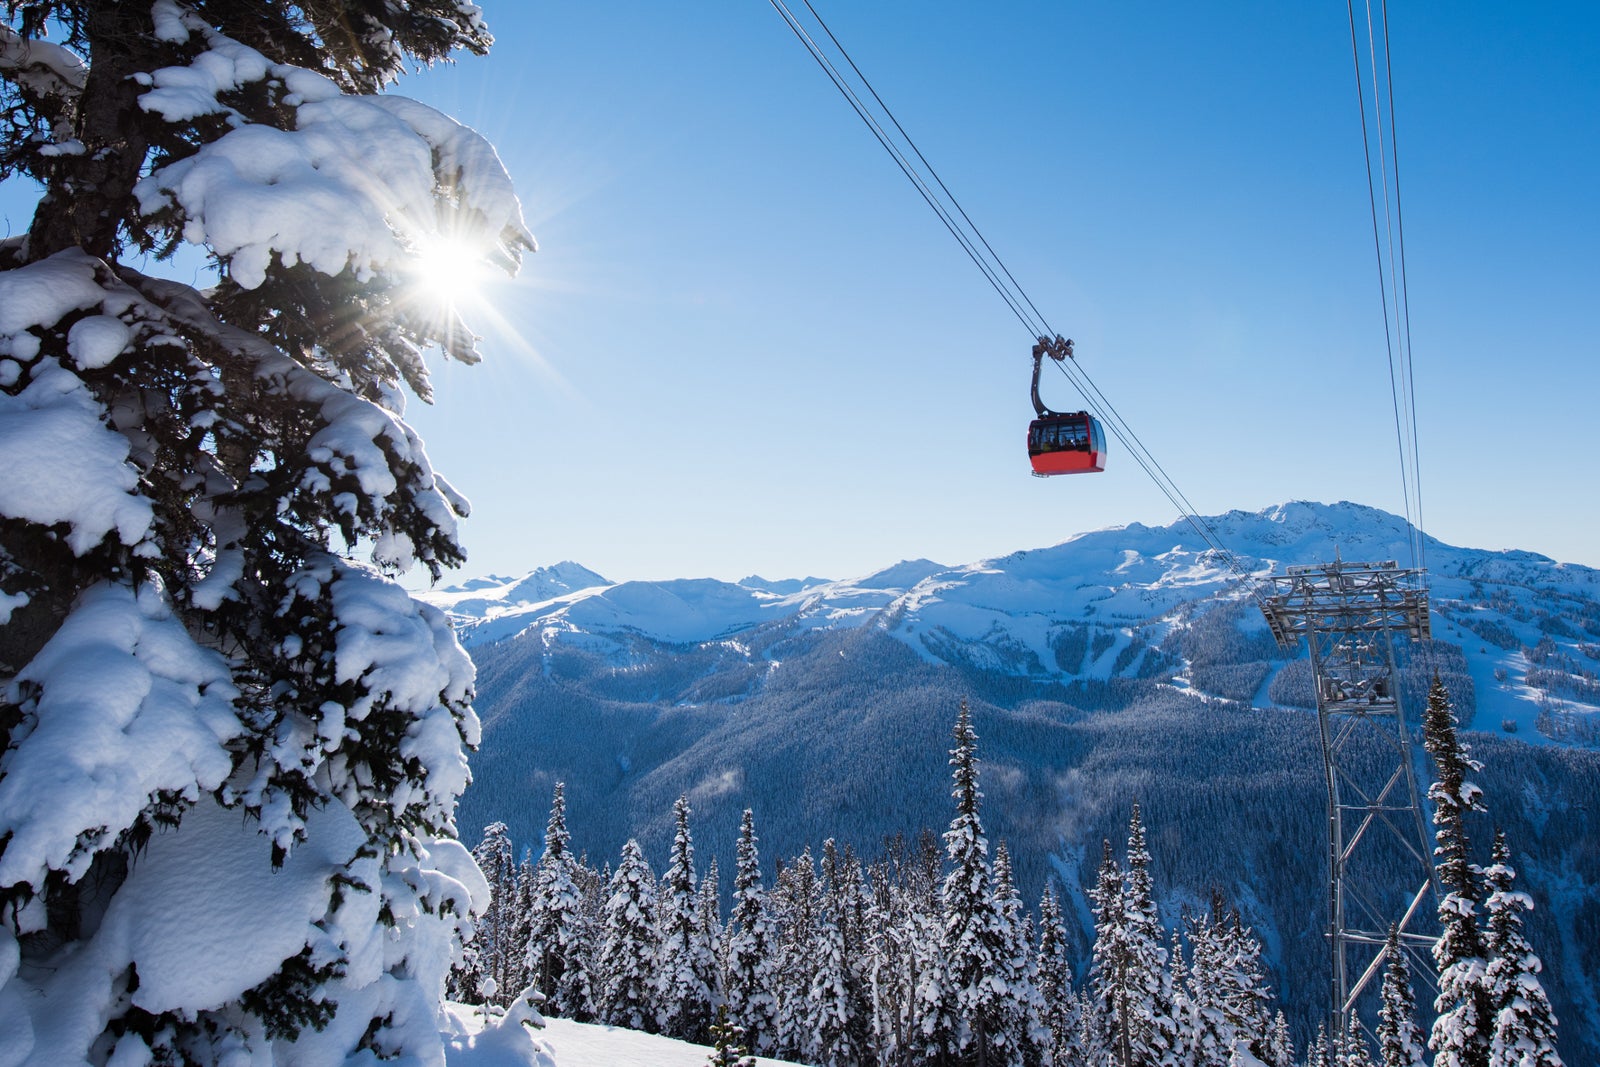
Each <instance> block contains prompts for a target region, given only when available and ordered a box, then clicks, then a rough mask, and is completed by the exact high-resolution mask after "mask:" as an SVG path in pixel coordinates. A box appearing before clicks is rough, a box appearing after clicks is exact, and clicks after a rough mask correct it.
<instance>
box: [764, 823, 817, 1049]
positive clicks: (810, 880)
mask: <svg viewBox="0 0 1600 1067" xmlns="http://www.w3.org/2000/svg"><path fill="white" fill-rule="evenodd" d="M773 897H774V898H775V899H774V901H773V902H774V904H775V905H776V911H777V919H778V925H779V930H780V933H779V947H778V965H777V973H776V975H775V979H776V981H775V983H774V990H773V992H774V995H775V997H776V998H777V1002H778V1015H777V1023H776V1027H775V1033H776V1039H775V1041H774V1045H775V1047H776V1050H777V1054H778V1056H779V1058H794V1059H800V1058H804V1057H806V1056H809V1055H810V1054H811V1053H810V1049H811V1045H812V1043H813V1040H814V1034H815V1030H814V1027H813V1026H812V1025H811V1011H812V1006H811V987H812V980H813V978H814V977H815V974H816V968H817V947H816V930H817V916H818V913H819V912H820V911H821V909H822V893H821V887H820V886H819V885H818V884H817V865H816V861H815V860H814V859H812V857H811V850H810V849H809V848H808V849H806V850H805V852H803V853H801V854H800V855H799V856H798V857H796V858H795V860H794V861H793V862H791V863H789V864H788V865H787V866H785V867H784V868H783V870H782V871H780V872H779V874H778V881H777V887H776V891H775V892H774V894H773Z"/></svg>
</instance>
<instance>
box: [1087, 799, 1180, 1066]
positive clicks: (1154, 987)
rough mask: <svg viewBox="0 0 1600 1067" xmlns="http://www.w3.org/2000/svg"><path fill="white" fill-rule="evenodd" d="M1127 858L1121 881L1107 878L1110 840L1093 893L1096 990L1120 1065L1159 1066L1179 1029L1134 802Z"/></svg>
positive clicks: (1112, 875) (1112, 867)
mask: <svg viewBox="0 0 1600 1067" xmlns="http://www.w3.org/2000/svg"><path fill="white" fill-rule="evenodd" d="M1127 863H1128V866H1127V870H1126V871H1125V872H1124V873H1123V874H1122V876H1121V879H1120V884H1116V885H1112V884H1111V883H1112V882H1113V881H1114V880H1115V879H1116V871H1117V868H1116V864H1115V862H1114V861H1113V860H1112V859H1111V856H1110V846H1109V845H1107V846H1106V847H1105V859H1104V860H1103V861H1102V863H1101V868H1100V875H1099V879H1098V881H1097V884H1096V888H1095V893H1094V901H1095V912H1096V923H1095V948H1094V952H1095V971H1094V975H1093V977H1094V981H1095V992H1096V996H1097V997H1098V999H1099V1000H1100V1002H1101V1003H1102V1005H1104V1010H1105V1016H1106V1020H1107V1024H1108V1026H1109V1044H1110V1047H1111V1050H1112V1054H1113V1056H1114V1058H1115V1062H1116V1063H1117V1064H1118V1065H1119V1067H1157V1065H1165V1064H1169V1063H1173V1062H1175V1060H1176V1057H1177V1044H1178V1034H1177V1023H1176V1020H1174V1018H1173V1008H1174V997H1173V992H1172V976H1171V972H1170V971H1169V970H1168V964H1167V950H1166V949H1165V948H1164V947H1163V945H1162V941H1163V931H1162V929H1161V922H1160V919H1159V917H1158V915H1157V913H1156V903H1155V892H1154V887H1153V885H1152V882H1151V878H1150V853H1149V852H1148V851H1147V850H1146V848H1145V839H1144V822H1143V820H1142V818H1141V816H1140V810H1139V805H1137V804H1135V805H1134V806H1133V815H1132V817H1131V818H1130V819H1129V821H1128V854H1127ZM1102 939H1104V940H1105V941H1106V945H1105V947H1104V949H1102V947H1101V940H1102Z"/></svg>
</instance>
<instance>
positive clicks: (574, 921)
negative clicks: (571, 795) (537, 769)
mask: <svg viewBox="0 0 1600 1067" xmlns="http://www.w3.org/2000/svg"><path fill="white" fill-rule="evenodd" d="M535 870H536V874H535V875H534V882H533V902H532V908H531V910H530V913H529V932H528V944H527V956H528V974H529V976H530V981H531V982H532V984H533V985H534V986H535V987H537V988H538V990H539V992H540V993H542V994H543V995H544V998H545V1000H544V1010H545V1011H546V1012H548V1013H549V1014H551V1015H558V1016H561V1017H562V1018H566V1019H576V1020H578V1021H580V1022H583V1021H587V1020H588V1019H590V1018H593V1015H594V993H593V990H592V989H591V986H590V982H589V968H588V961H589V946H590V945H591V944H592V943H593V941H594V931H592V930H591V929H590V928H589V926H588V923H587V922H586V918H587V916H586V914H585V910H584V903H583V893H582V891H581V890H580V889H579V888H578V881H577V870H578V861H577V858H576V857H575V856H574V855H573V854H572V845H571V835H570V834H568V832H567V802H566V788H565V783H562V782H557V783H556V786H555V791H554V794H553V795H552V797H551V799H550V819H549V822H548V823H547V824H546V826H545V832H544V855H542V856H540V857H539V864H538V866H537V868H535Z"/></svg>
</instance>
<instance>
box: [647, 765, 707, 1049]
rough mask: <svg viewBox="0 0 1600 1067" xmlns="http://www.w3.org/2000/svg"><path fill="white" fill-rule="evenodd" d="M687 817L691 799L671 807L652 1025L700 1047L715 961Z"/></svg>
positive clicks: (702, 1040)
mask: <svg viewBox="0 0 1600 1067" xmlns="http://www.w3.org/2000/svg"><path fill="white" fill-rule="evenodd" d="M689 814H690V809H689V798H688V797H687V796H680V797H679V798H678V799H677V802H676V803H674V804H673V806H672V818H673V824H674V826H675V832H674V834H673V839H672V860H671V862H670V863H669V864H668V865H667V870H666V873H665V874H663V875H662V877H661V894H660V899H659V901H658V905H657V914H656V918H657V923H658V928H659V930H660V935H661V942H660V948H659V949H658V951H657V955H656V1025H658V1026H659V1027H660V1028H661V1032H662V1033H663V1034H666V1035H667V1036H668V1037H676V1038H679V1039H681V1040H684V1041H694V1042H699V1043H703V1042H704V1041H705V1038H706V1035H707V1034H709V1033H710V1028H711V1012H712V1008H713V1006H714V996H715V991H714V989H713V988H712V986H713V983H714V981H715V974H716V957H715V956H713V955H712V951H711V944H710V942H708V941H707V940H706V937H705V931H704V930H703V929H702V928H701V926H700V921H699V899H698V896H697V894H696V892H695V885H696V880H695V870H694V837H693V835H692V834H691V833H690V832H689Z"/></svg>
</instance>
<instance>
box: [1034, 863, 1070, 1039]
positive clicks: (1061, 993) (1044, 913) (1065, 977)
mask: <svg viewBox="0 0 1600 1067" xmlns="http://www.w3.org/2000/svg"><path fill="white" fill-rule="evenodd" d="M1068 951H1069V946H1068V944H1067V930H1066V927H1065V926H1064V925H1063V924H1062V921H1061V905H1060V904H1058V903H1057V902H1056V894H1055V891H1054V890H1053V889H1051V888H1050V886H1049V885H1046V886H1045V887H1044V892H1043V894H1041V895H1040V897H1039V951H1038V956H1037V958H1038V976H1039V977H1038V989H1039V996H1040V998H1041V999H1042V1001H1043V1003H1044V1015H1043V1017H1042V1021H1043V1023H1044V1025H1045V1027H1046V1028H1047V1029H1048V1030H1049V1031H1050V1050H1051V1058H1052V1060H1053V1061H1054V1062H1055V1063H1056V1064H1057V1067H1065V1065H1066V1063H1067V1061H1068V1059H1069V1058H1070V1057H1071V1055H1072V1049H1073V1045H1074V1042H1075V1039H1076V1036H1077V1023H1078V1020H1077V1017H1076V1013H1075V1012H1074V1010H1073V1009H1074V1008H1075V1007H1076V1003H1077V1000H1076V997H1075V996H1074V995H1073V988H1072V963H1071V961H1070V960H1069V958H1068Z"/></svg>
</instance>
